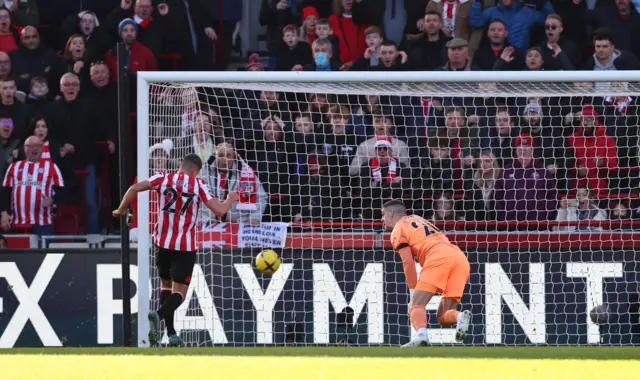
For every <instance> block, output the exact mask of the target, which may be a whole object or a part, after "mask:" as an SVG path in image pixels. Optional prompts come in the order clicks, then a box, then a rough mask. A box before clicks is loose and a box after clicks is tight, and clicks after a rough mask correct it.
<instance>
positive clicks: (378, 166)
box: [358, 139, 409, 219]
mask: <svg viewBox="0 0 640 380" xmlns="http://www.w3.org/2000/svg"><path fill="white" fill-rule="evenodd" d="M374 147H375V155H374V156H373V157H372V158H371V159H370V160H369V162H368V163H367V164H366V165H365V166H363V167H362V169H361V170H360V175H359V176H358V179H359V180H360V188H361V191H360V196H361V200H362V213H363V216H364V217H372V218H374V219H376V218H380V217H381V215H380V209H381V207H382V202H383V200H385V199H392V198H401V197H402V187H403V182H404V181H405V180H408V179H409V173H408V170H407V169H406V167H405V166H404V165H402V164H401V163H400V161H398V159H396V158H395V157H393V148H392V145H391V142H389V140H385V139H379V140H377V141H376V143H375V145H374Z"/></svg>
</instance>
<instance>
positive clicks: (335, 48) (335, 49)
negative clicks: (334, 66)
mask: <svg viewBox="0 0 640 380" xmlns="http://www.w3.org/2000/svg"><path fill="white" fill-rule="evenodd" d="M316 37H317V38H326V39H328V40H329V41H330V42H331V53H332V55H333V60H335V61H336V62H340V43H339V41H338V37H337V36H336V35H335V34H333V27H332V26H331V23H330V22H329V20H327V19H320V20H318V22H317V23H316Z"/></svg>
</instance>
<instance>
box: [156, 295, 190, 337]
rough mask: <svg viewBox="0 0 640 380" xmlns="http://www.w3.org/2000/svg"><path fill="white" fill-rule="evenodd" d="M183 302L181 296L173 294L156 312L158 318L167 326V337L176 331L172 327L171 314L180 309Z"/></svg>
mask: <svg viewBox="0 0 640 380" xmlns="http://www.w3.org/2000/svg"><path fill="white" fill-rule="evenodd" d="M183 300H184V299H183V298H182V294H180V293H173V294H172V295H171V296H169V298H167V300H166V301H164V303H163V304H162V306H161V307H160V310H158V316H159V317H160V318H162V319H164V321H165V324H166V325H167V334H169V336H171V335H175V334H176V329H175V328H174V327H173V313H175V311H176V309H178V308H179V307H180V305H181V304H182V301H183Z"/></svg>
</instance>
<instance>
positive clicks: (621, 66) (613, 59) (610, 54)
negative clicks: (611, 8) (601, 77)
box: [582, 29, 640, 71]
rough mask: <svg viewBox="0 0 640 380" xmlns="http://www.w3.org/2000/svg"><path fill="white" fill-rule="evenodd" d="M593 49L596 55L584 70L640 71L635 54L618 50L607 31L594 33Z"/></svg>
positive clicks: (590, 59)
mask: <svg viewBox="0 0 640 380" xmlns="http://www.w3.org/2000/svg"><path fill="white" fill-rule="evenodd" d="M593 47H594V49H595V53H594V54H593V56H591V57H589V59H588V60H587V62H586V63H585V64H584V66H583V67H582V69H583V70H599V71H603V70H604V71H609V70H638V68H639V67H640V64H638V58H637V57H636V56H635V55H633V53H630V52H627V51H621V50H618V49H617V48H616V45H615V44H614V42H613V39H612V38H611V36H610V35H609V33H608V31H607V30H606V29H599V30H596V31H595V32H594V36H593Z"/></svg>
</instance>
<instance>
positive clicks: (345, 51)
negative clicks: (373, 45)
mask: <svg viewBox="0 0 640 380" xmlns="http://www.w3.org/2000/svg"><path fill="white" fill-rule="evenodd" d="M354 2H355V4H354ZM365 11H366V5H365V4H363V1H362V0H334V2H333V14H332V15H331V16H330V17H329V22H330V23H331V26H332V27H333V33H334V34H335V35H336V37H338V40H339V41H340V62H342V63H344V64H345V66H347V67H351V65H352V64H353V63H354V62H355V61H356V60H357V59H358V57H360V55H362V54H363V53H364V51H365V50H366V49H367V45H366V43H365V37H364V31H365V29H367V27H368V26H369V25H368V22H367V20H366V16H365V13H366V12H365Z"/></svg>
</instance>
